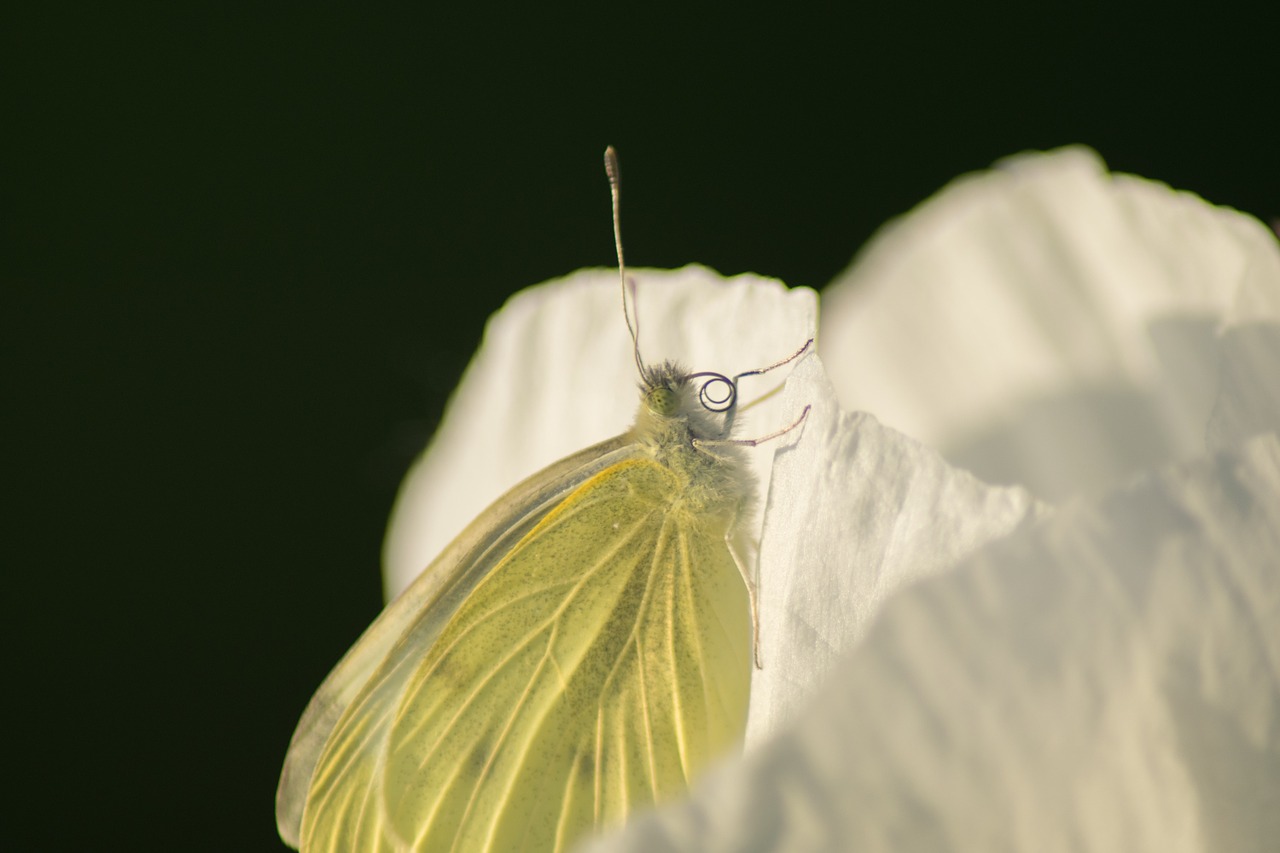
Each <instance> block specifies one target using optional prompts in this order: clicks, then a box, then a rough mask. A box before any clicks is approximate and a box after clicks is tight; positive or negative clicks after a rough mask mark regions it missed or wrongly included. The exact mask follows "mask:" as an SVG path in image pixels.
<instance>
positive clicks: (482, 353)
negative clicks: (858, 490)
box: [383, 266, 817, 599]
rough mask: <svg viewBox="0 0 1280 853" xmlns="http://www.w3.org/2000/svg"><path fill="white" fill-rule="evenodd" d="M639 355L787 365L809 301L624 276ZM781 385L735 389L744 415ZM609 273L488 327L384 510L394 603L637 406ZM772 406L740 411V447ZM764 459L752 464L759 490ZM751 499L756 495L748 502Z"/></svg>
mask: <svg viewBox="0 0 1280 853" xmlns="http://www.w3.org/2000/svg"><path fill="white" fill-rule="evenodd" d="M628 277H629V278H631V279H633V280H634V281H635V282H636V288H637V293H636V300H637V301H636V310H637V311H638V314H639V319H640V347H641V353H642V355H643V356H644V358H645V359H646V361H649V362H657V361H661V360H663V359H676V360H679V361H681V362H683V363H684V364H686V365H687V366H689V367H690V368H691V369H696V370H715V371H719V372H722V373H725V374H729V375H732V374H734V373H735V372H741V371H744V370H749V369H752V368H756V367H761V366H764V365H767V364H771V363H773V362H775V361H777V360H778V359H779V358H783V357H785V356H787V355H790V354H791V353H792V352H794V351H795V350H796V348H797V347H799V346H800V345H801V344H803V343H804V341H805V340H806V339H807V338H809V337H812V335H813V333H814V328H815V325H816V316H815V315H816V310H817V308H816V301H817V300H816V297H815V294H814V293H813V291H811V290H808V289H805V288H796V289H793V290H787V289H786V288H785V287H784V286H783V285H782V284H781V283H780V282H778V281H776V280H772V279H765V278H761V277H758V276H746V275H743V276H735V277H733V278H730V279H725V278H722V277H721V276H720V275H718V274H717V273H715V272H713V271H711V270H709V269H707V268H705V267H700V266H688V267H684V268H683V269H679V270H649V269H629V270H628ZM783 378H785V377H784V376H783V377H777V378H773V377H768V378H760V379H749V380H746V381H744V385H743V388H742V394H743V400H744V401H746V402H750V401H751V400H753V399H755V398H756V397H757V396H759V395H760V394H762V393H765V392H767V391H768V390H769V389H770V388H772V387H773V386H774V385H775V384H776V383H778V382H780V381H781V380H782V379H783ZM638 382H639V378H638V376H637V374H636V366H635V361H634V358H633V354H632V346H631V339H630V337H629V335H628V333H627V326H626V322H625V321H624V319H623V316H622V307H621V297H620V296H619V284H618V274H617V271H616V270H604V269H601V270H584V271H581V272H577V273H574V274H573V275H570V276H567V277H566V278H563V279H559V280H557V281H553V282H548V283H546V284H543V285H539V286H537V287H531V288H528V289H526V290H524V291H521V292H520V293H518V294H516V295H515V296H513V297H512V298H511V299H510V300H509V301H508V302H507V304H506V305H505V306H504V307H503V308H502V310H501V311H499V312H498V313H496V314H494V316H493V317H492V318H490V320H489V324H488V326H487V327H486V329H485V335H484V341H483V343H482V345H481V348H480V350H479V351H478V352H477V353H476V355H475V357H474V358H473V359H472V361H471V364H470V365H469V366H468V367H467V371H466V374H465V375H464V376H463V380H462V383H461V384H460V385H459V386H458V389H457V390H456V391H455V392H454V395H453V398H452V399H451V400H450V401H449V405H448V407H447V409H446V411H445V415H444V418H443V419H442V421H441V424H440V427H439V429H438V430H437V431H436V434H435V436H434V437H433V438H432V441H431V444H430V446H429V447H428V448H427V450H426V451H425V452H424V453H423V455H422V456H421V457H420V458H419V459H418V460H417V461H416V462H415V463H414V466H413V467H412V468H411V469H410V471H409V473H408V475H407V476H406V478H405V481H404V483H403V484H402V485H401V487H400V494H399V495H398V497H397V499H396V505H395V508H394V509H393V511H392V516H391V521H390V524H389V527H388V530H387V538H386V543H385V546H384V549H383V575H384V579H385V588H386V592H387V597H388V599H390V598H392V597H394V596H395V595H396V594H397V593H398V592H399V591H400V590H401V589H403V588H404V587H405V586H406V585H407V584H408V583H409V581H411V580H412V579H413V578H414V577H415V576H416V575H417V573H418V572H419V571H421V570H422V568H423V567H425V566H426V565H427V564H428V563H430V562H431V560H432V559H433V558H434V557H435V556H436V554H438V553H439V552H440V551H441V549H443V548H444V547H445V546H446V545H447V544H448V543H449V542H450V541H451V540H452V539H453V537H454V536H455V535H457V533H458V532H459V531H460V530H462V528H463V527H465V526H466V525H467V524H468V523H469V522H470V521H471V519H472V518H474V517H475V516H476V515H478V514H479V513H480V512H481V511H482V510H484V508H485V507H486V506H488V505H489V504H490V503H491V502H492V501H493V500H494V499H496V498H497V497H499V496H500V495H501V494H502V493H503V492H504V491H506V490H507V489H508V488H510V487H511V486H513V485H515V484H516V483H517V482H519V481H520V480H521V479H523V478H524V477H526V476H528V475H530V474H533V473H534V472H536V471H538V470H539V469H541V468H543V467H544V466H546V465H549V464H551V463H553V462H555V461H556V460H558V459H561V458H563V457H565V456H568V455H569V454H570V453H573V452H575V451H578V450H581V449H583V448H585V447H588V446H589V445H591V444H593V443H595V442H598V441H602V440H604V439H607V438H610V437H611V436H614V435H617V434H618V433H621V432H622V431H624V430H626V429H627V428H628V427H629V426H630V425H631V422H632V419H633V417H634V415H635V409H636V406H637V405H638V402H639V392H638V391H637V385H638ZM779 412H780V401H779V400H777V399H774V400H769V401H766V402H765V403H763V404H761V405H760V406H758V407H753V408H752V410H751V411H750V413H749V414H748V415H746V416H744V417H743V418H742V419H741V421H742V423H743V426H742V428H741V429H740V430H739V432H740V433H741V434H749V432H750V431H752V430H756V429H758V430H760V431H761V432H769V431H771V430H772V429H774V428H776V426H777V424H778V423H779V422H780V414H779ZM771 458H772V449H771V448H764V449H761V450H759V451H757V452H755V453H754V454H753V461H755V462H756V463H757V466H758V470H759V473H760V474H761V475H762V478H764V479H763V480H762V484H761V487H762V489H763V487H764V485H765V484H766V483H767V477H768V473H769V463H770V460H771ZM762 494H763V493H762Z"/></svg>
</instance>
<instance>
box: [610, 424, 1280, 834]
mask: <svg viewBox="0 0 1280 853" xmlns="http://www.w3.org/2000/svg"><path fill="white" fill-rule="evenodd" d="M804 440H806V439H802V440H801V441H802V443H803V441H804ZM856 453H857V450H856V447H854V446H851V447H850V451H849V453H847V454H846V457H847V458H846V459H845V460H844V461H846V462H852V459H853V457H854V456H855V455H856ZM1278 565H1280V442H1277V440H1276V436H1275V435H1273V434H1272V435H1265V436H1261V437H1259V438H1256V439H1254V440H1252V441H1250V442H1249V443H1247V444H1246V445H1244V446H1243V448H1242V449H1240V450H1239V451H1237V452H1233V453H1228V454H1223V455H1221V456H1219V457H1216V458H1215V459H1213V460H1211V461H1202V462H1196V463H1189V464H1184V465H1179V466H1170V467H1168V468H1167V469H1166V470H1164V471H1163V472H1162V473H1160V474H1158V475H1149V476H1146V477H1144V478H1142V479H1141V480H1139V481H1137V482H1136V483H1134V484H1133V485H1132V486H1130V487H1129V488H1127V489H1124V490H1121V491H1117V492H1114V493H1112V494H1110V495H1108V496H1106V497H1105V498H1103V499H1101V500H1098V501H1095V502H1093V503H1077V504H1074V505H1071V506H1069V507H1066V508H1064V509H1062V510H1060V511H1059V512H1057V513H1055V514H1054V515H1053V516H1052V517H1051V518H1049V519H1047V520H1046V521H1044V522H1042V523H1041V524H1038V525H1034V526H1031V527H1030V528H1026V529H1023V530H1021V531H1020V532H1018V533H1016V534H1014V535H1013V536H1012V537H1010V538H1009V539H1007V540H1004V541H1002V542H999V543H997V544H995V545H993V546H991V547H988V548H986V549H985V550H983V551H981V552H980V553H979V554H978V555H976V556H975V557H974V558H972V559H970V560H968V561H967V562H966V563H964V564H963V565H961V566H960V567H958V568H957V569H956V570H954V571H952V572H948V573H945V574H943V575H940V576H936V577H934V578H931V579H928V580H924V581H922V582H920V583H918V584H916V585H914V586H912V587H911V588H909V589H906V590H903V591H902V592H900V593H899V594H898V595H896V596H895V597H894V598H893V599H892V600H890V601H889V602H888V603H887V604H886V605H885V606H884V607H883V609H882V610H881V612H880V615H879V618H878V620H877V621H876V623H875V624H874V625H873V626H872V628H871V630H870V633H869V634H868V635H867V636H866V637H865V638H864V640H863V641H862V642H861V643H860V644H859V645H858V646H857V647H856V648H855V650H854V652H853V653H852V654H851V655H848V656H847V657H846V658H845V659H844V660H842V661H841V662H840V664H839V666H838V667H837V669H836V670H835V672H834V673H833V675H832V677H831V678H829V679H828V680H827V681H826V683H825V685H824V686H823V687H822V689H821V690H820V691H819V692H818V694H817V695H816V697H814V700H813V701H811V702H809V703H808V704H807V705H806V706H805V708H804V709H803V711H802V712H801V713H799V714H797V715H796V716H795V717H794V718H793V719H792V720H791V721H789V724H788V725H787V726H786V728H785V729H784V731H783V732H782V733H781V734H780V735H778V736H776V737H774V738H772V739H770V740H769V741H767V742H766V743H764V744H763V745H761V746H760V747H758V748H757V749H755V750H753V751H750V752H748V753H747V754H746V755H745V756H744V757H743V758H742V759H740V760H738V761H736V762H733V763H731V764H726V765H723V766H722V767H720V768H718V770H717V771H716V772H715V773H714V774H712V775H711V776H709V777H707V778H706V779H705V780H704V782H703V784H700V785H698V786H697V787H696V789H695V791H694V794H693V796H692V798H691V799H689V800H686V801H683V802H681V803H677V804H673V805H672V806H669V807H667V808H665V809H662V810H660V811H658V812H655V813H653V814H651V815H647V816H644V817H642V818H640V819H639V820H636V821H633V822H631V823H629V824H628V825H627V826H626V827H625V828H624V830H623V831H622V832H621V833H620V834H618V835H616V836H613V837H610V838H608V839H604V840H601V841H599V842H597V843H596V844H594V845H592V846H590V848H589V849H592V850H598V851H605V850H608V851H623V850H636V851H640V850H644V851H649V850H697V851H782V850H795V851H809V850H867V851H874V850H882V851H899V850H1047V851H1058V850H1062V851H1065V850H1084V851H1091V850H1097V851H1103V850H1160V851H1218V850H1242V851H1263V850H1270V849H1273V847H1274V843H1275V839H1276V838H1278V837H1280V810H1277V809H1276V808H1275V806H1276V803H1277V797H1278V796H1280V572H1277V571H1276V567H1277V566H1278Z"/></svg>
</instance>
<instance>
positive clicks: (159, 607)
mask: <svg viewBox="0 0 1280 853" xmlns="http://www.w3.org/2000/svg"><path fill="white" fill-rule="evenodd" d="M1267 5H1268V4H1266V3H1261V2H1259V3H1256V4H1254V5H1253V6H1248V5H1239V6H1236V7H1234V8H1232V9H1230V10H1229V11H1227V10H1225V7H1224V6H1222V5H1209V4H1204V5H1203V6H1202V7H1200V8H1197V9H1196V10H1195V11H1187V12H1179V11H1177V8H1181V7H1173V6H1170V5H1168V4H1163V5H1158V6H1157V5H1154V4H1153V5H1151V6H1150V8H1144V9H1142V10H1140V11H1139V10H1130V9H1127V8H1126V7H1124V6H1121V5H1116V4H1111V5H1108V6H1105V7H1096V8H1095V7H1091V6H1088V5H1080V4H1076V5H1072V6H1054V5H1046V4H1043V3H1040V4H1018V5H1014V6H1009V7H1004V8H995V7H986V8H982V7H974V6H972V5H971V4H955V3H947V4H933V3H925V4H920V3H916V4H903V5H901V6H890V5H889V4H882V3H876V4H858V5H852V6H848V5H845V4H839V5H837V4H832V5H831V7H830V9H828V10H825V11H823V10H820V9H821V7H819V9H818V10H814V11H811V12H808V13H799V12H795V11H786V12H783V11H781V8H782V7H781V6H780V5H779V6H777V7H776V10H775V11H771V12H766V13H763V14H762V13H754V12H747V11H744V9H743V8H741V7H737V6H729V7H725V8H719V9H716V10H714V11H713V10H711V8H710V7H706V6H690V7H686V6H682V5H677V6H671V7H665V8H664V7H659V6H656V5H654V4H638V5H634V6H633V5H631V4H599V5H595V6H591V7H582V8H578V9H575V10H574V11H572V12H570V11H558V10H556V9H552V8H548V7H545V6H542V5H533V4H530V5H527V6H526V7H525V8H524V9H523V10H521V11H512V10H511V9H508V8H505V7H497V6H495V7H491V8H485V7H472V8H470V9H469V10H468V11H465V12H457V11H442V10H441V9H439V8H434V7H433V6H431V5H428V4H421V5H420V6H418V7H417V8H414V9H412V10H402V11H387V10H385V9H384V10H380V11H371V10H370V9H366V8H361V9H340V8H338V7H331V6H328V5H323V6H322V5H320V4H305V5H299V6H297V7H294V8H289V7H287V6H284V5H278V4H262V6H263V8H262V10H261V11H259V12H254V13H243V12H239V11H235V12H233V11H230V10H231V9H232V7H231V6H228V5H226V4H218V3H209V4H171V3H156V4H152V5H149V6H147V5H131V6H127V7H111V6H110V4H103V6H104V7H103V8H99V9H96V10H86V9H77V8H74V7H54V6H49V7H46V10H47V11H45V12H44V13H42V14H43V16H44V17H43V18H42V19H41V20H32V19H27V20H18V21H12V20H11V21H10V22H9V23H7V24H6V26H5V35H4V36H3V38H4V40H5V41H6V42H7V44H6V45H5V46H4V48H5V49H4V59H3V60H2V61H3V62H4V63H5V68H6V70H5V73H4V76H3V87H4V93H5V105H4V108H3V109H4V116H5V121H4V124H5V128H4V130H3V131H2V134H3V137H4V138H3V140H2V141H0V146H3V151H4V152H5V153H6V156H5V158H4V166H3V170H2V173H0V174H2V175H3V177H0V188H2V192H3V215H4V241H5V243H6V248H5V249H4V252H3V277H4V282H3V302H4V305H5V308H4V310H3V318H2V319H0V324H2V325H0V328H2V329H3V336H4V345H3V346H4V354H5V355H4V373H5V379H6V383H5V387H6V391H5V394H4V397H5V399H4V406H3V417H4V423H5V433H6V436H7V438H6V445H7V446H6V454H5V458H6V465H5V467H6V470H7V472H8V473H7V474H6V478H5V479H6V481H7V488H6V492H7V493H8V495H9V496H10V498H12V499H13V504H12V509H16V512H13V511H11V512H10V513H7V522H8V523H7V524H6V527H7V528H9V533H8V534H7V535H6V539H7V540H8V541H9V542H10V543H11V546H10V547H9V548H8V549H7V550H8V552H9V553H10V554H11V555H12V559H10V560H6V561H5V563H6V568H5V575H6V577H5V582H6V588H7V589H8V590H9V593H8V594H7V595H6V597H5V601H6V603H7V606H6V608H5V609H6V611H7V612H8V614H9V616H8V618H7V619H6V620H5V622H6V642H5V645H6V661H7V662H8V667H9V673H8V676H9V686H8V688H7V689H6V691H5V696H6V699H7V705H8V706H9V709H8V712H7V713H6V718H7V719H10V720H12V722H11V724H10V725H9V726H7V727H6V730H7V733H8V736H9V738H10V739H11V740H12V744H11V748H10V749H9V750H8V751H9V753H10V755H11V756H12V758H11V759H10V760H9V761H7V762H6V764H7V766H8V768H9V773H10V778H9V781H10V782H11V783H14V782H15V781H16V783H17V784H18V785H19V787H20V788H21V789H22V790H23V791H24V793H25V799H22V798H20V799H18V800H16V801H15V800H14V799H12V798H9V799H8V800H7V804H8V805H7V808H6V809H5V812H6V815H8V818H7V821H6V822H7V823H8V824H9V827H8V828H7V831H6V835H7V837H8V838H10V839H12V838H13V836H14V832H13V829H14V828H15V827H16V829H17V833H16V834H17V838H18V840H19V842H20V843H18V844H17V845H16V846H11V843H12V842H7V843H6V846H7V847H10V849H102V848H105V847H106V846H107V842H108V841H113V842H115V843H117V844H123V845H125V849H155V850H167V849H173V850H267V851H270V850H277V849H282V848H280V847H279V842H278V841H277V839H276V835H275V828H274V821H273V816H272V798H273V793H274V787H275V782H276V774H277V772H278V770H279V765H280V762H281V759H282V758H283V755H284V750H285V746H286V744H287V742H288V738H289V735H290V732H291V731H292V728H293V725H294V723H295V721H296V719H297V715H298V714H299V712H300V711H301V710H302V707H303V705H304V704H305V702H306V700H307V698H308V697H309V695H310V693H311V691H312V690H313V689H314V688H315V687H316V686H317V685H318V684H319V683H320V680H321V679H322V677H323V676H324V674H325V672H326V671H327V669H328V668H329V666H330V665H331V664H332V663H333V662H334V661H336V660H337V658H338V656H339V655H340V654H341V653H342V652H343V651H344V650H345V648H346V647H347V645H348V644H349V643H350V641H351V640H352V639H354V638H355V636H356V635H357V634H358V633H359V632H360V630H361V629H362V628H363V627H364V626H365V624H366V623H367V622H368V621H369V620H370V619H371V618H372V617H373V616H374V615H375V614H376V612H377V611H378V609H379V606H380V599H379V583H380V581H379V576H378V562H379V546H380V538H381V534H382V529H383V524H384V521H385V518H386V515H387V511H388V509H389V506H390V502H391V500H392V496H393V493H394V490H395V488H396V485H397V482H398V479H399V477H400V475H401V474H402V472H403V471H404V469H405V466H406V465H407V464H408V462H409V460H410V459H411V458H412V457H413V455H414V454H415V453H416V452H417V450H418V449H419V448H420V447H421V446H422V445H423V443H424V442H425V441H426V440H427V438H428V437H429V435H430V434H431V431H432V429H433V427H434V425H435V423H436V421H437V419H438V417H439V416H440V413H441V410H442V407H443V405H444V402H445V399H446V396H447V394H448V393H449V391H450V389H451V388H452V387H453V384H454V382H455V381H456V379H457V377H458V376H459V374H460V372H461V370H462V368H463V366H464V365H465V364H466V361H467V359H468V358H469V357H470V355H471V352H472V350H473V348H474V346H475V345H476V343H477V341H478V340H479V336H480V333H481V329H482V325H483V323H484V320H485V318H486V317H487V316H488V315H489V314H490V313H491V312H493V311H494V310H496V309H497V308H498V307H499V306H500V305H501V304H502V301H503V300H504V299H505V298H506V297H507V296H508V295H510V294H511V293H513V292H514V291H516V290H517V289H519V288H521V287H524V286H526V285H529V284H533V283H536V282H538V281H541V280H543V279H546V278H549V277H552V276H557V275H561V274H564V273H567V272H570V271H572V270H574V269H576V268H578V267H582V266H588V265H608V264H611V263H612V252H613V248H612V240H611V234H610V224H609V213H608V195H607V188H606V184H605V180H604V177H603V174H602V169H601V165H600V156H601V152H602V150H603V148H604V146H605V145H606V144H608V143H612V144H614V145H616V146H617V147H618V149H619V151H620V152H621V154H622V157H623V167H624V172H625V175H626V212H625V218H626V231H627V243H628V251H629V258H630V259H631V260H632V261H633V262H634V263H636V264H638V265H649V266H676V265H681V264H684V263H686V262H689V261H699V262H702V263H705V264H708V265H710V266H712V267H715V268H717V269H719V270H721V271H722V272H725V273H737V272H742V271H756V272H760V273H766V274H770V275H774V276H778V277H780V278H782V279H784V280H786V281H787V282H789V283H791V284H793V285H798V284H803V285H811V286H821V285H823V284H824V283H825V282H827V281H828V280H829V279H830V278H831V277H832V276H834V275H835V274H836V273H837V272H838V271H840V269H841V268H843V267H844V266H845V265H846V264H847V263H848V262H849V260H850V259H851V257H852V256H853V254H854V252H855V250H856V249H857V248H858V247H859V246H860V245H861V244H862V243H863V242H864V241H865V240H866V239H867V237H868V236H869V235H870V234H871V233H872V231H873V230H874V229H875V228H876V227H877V226H878V225H879V224H881V223H883V222H884V221H885V220H886V219H888V218H890V217H892V216H895V215H897V214H900V213H903V212H905V211H906V210H908V209H909V208H910V207H911V206H912V205H914V204H915V203H917V202H918V201H920V200H922V199H924V198H925V197H926V196H928V195H929V194H930V193H932V192H933V191H934V190H935V189H937V188H938V187H940V186H941V185H942V184H944V183H945V182H946V181H947V180H949V179H951V178H952V177H954V176H956V175H958V174H960V173H963V172H965V171H968V170H973V169H978V168H982V167H984V166H986V165H988V164H989V163H990V162H991V161H993V160H995V159H997V158H999V157H1001V156H1004V155H1007V154H1011V153H1015V152H1017V151H1020V150H1023V149H1027V148H1046V147H1053V146H1057V145H1061V144H1064V143H1070V142H1085V143H1088V144H1090V145H1092V146H1094V147H1096V148H1097V149H1098V150H1099V151H1100V152H1101V153H1102V154H1103V156H1104V157H1105V158H1107V160H1108V161H1109V162H1110V164H1111V165H1112V166H1113V167H1114V168H1117V169H1120V170H1126V171H1133V172H1138V173H1140V174H1143V175H1146V176H1149V177H1154V178H1159V179H1161V180H1165V181H1167V182H1169V183H1171V184H1173V185H1175V186H1178V187H1180V188H1185V189H1190V190H1194V191H1196V192H1199V193H1201V194H1202V195H1204V196H1205V197H1207V198H1208V199H1210V200H1212V201H1215V202H1218V203H1223V204H1229V205H1234V206H1237V207H1240V208H1242V209H1245V210H1248V211H1251V212H1253V213H1256V214H1258V215H1260V216H1263V217H1269V216H1271V215H1274V214H1276V213H1277V212H1280V209H1278V208H1280V203H1278V202H1277V198H1276V191H1277V189H1278V184H1280V182H1278V181H1277V179H1276V176H1277V174H1278V173H1280V170H1278V169H1277V166H1276V160H1275V151H1276V137H1275V132H1274V131H1275V126H1274V109H1275V108H1274V103H1275V101H1274V93H1275V87H1276V82H1277V77H1276V67H1277V66H1276V63H1275V56H1276V53H1275V49H1276V48H1275V33H1276V30H1275V28H1274V26H1273V25H1272V24H1271V23H1270V22H1268V21H1266V20H1264V19H1263V18H1262V11H1263V10H1264V9H1265V8H1266V7H1267ZM179 7H180V8H179ZM268 7H270V8H268ZM452 8H453V7H452V6H450V9H452ZM836 10H838V11H836Z"/></svg>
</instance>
